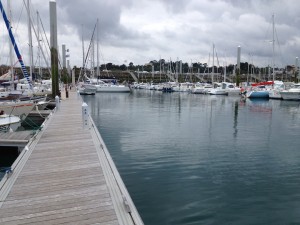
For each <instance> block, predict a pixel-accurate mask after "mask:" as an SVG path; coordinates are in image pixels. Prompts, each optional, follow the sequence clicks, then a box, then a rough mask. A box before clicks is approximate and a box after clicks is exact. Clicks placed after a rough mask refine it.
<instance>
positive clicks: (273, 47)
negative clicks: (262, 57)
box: [272, 14, 275, 82]
mask: <svg viewBox="0 0 300 225" xmlns="http://www.w3.org/2000/svg"><path fill="white" fill-rule="evenodd" d="M272 22H273V39H272V70H273V82H274V80H275V68H274V64H275V62H274V52H275V38H274V36H275V22H274V14H273V15H272Z"/></svg>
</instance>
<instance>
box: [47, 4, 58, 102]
mask: <svg viewBox="0 0 300 225" xmlns="http://www.w3.org/2000/svg"><path fill="white" fill-rule="evenodd" d="M49 8H50V50H51V68H52V70H51V71H52V96H53V97H54V96H57V95H59V96H60V92H59V86H58V51H57V15H56V1H55V0H50V2H49Z"/></svg>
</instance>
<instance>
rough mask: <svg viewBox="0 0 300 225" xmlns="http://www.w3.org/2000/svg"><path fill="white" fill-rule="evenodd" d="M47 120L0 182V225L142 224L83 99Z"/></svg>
mask: <svg viewBox="0 0 300 225" xmlns="http://www.w3.org/2000/svg"><path fill="white" fill-rule="evenodd" d="M76 95H77V94H76V93H75V92H70V95H69V97H70V98H68V99H66V100H63V101H62V102H61V103H60V106H59V109H58V110H57V111H56V112H55V113H53V114H52V115H50V117H49V119H48V120H47V121H45V123H44V127H43V129H42V131H41V132H39V133H38V134H36V136H34V138H32V140H31V142H30V144H28V145H27V146H26V147H25V150H24V151H23V152H22V153H21V155H20V156H19V158H18V159H17V160H16V162H15V163H14V165H13V166H12V169H13V172H12V173H8V174H6V175H5V177H4V178H3V179H2V181H1V182H0V224H5V225H10V224H105V225H109V224H111V225H114V224H143V222H142V220H141V218H140V216H139V214H138V212H137V210H136V208H135V206H134V204H133V202H132V200H131V198H130V196H129V194H128V192H127V190H126V188H125V185H124V184H123V182H122V179H121V177H120V175H119V173H118V171H117V170H116V167H115V165H114V163H113V162H112V159H111V157H110V155H109V153H108V151H107V149H106V146H105V144H104V142H103V140H102V138H101V136H100V134H99V133H98V131H97V129H95V126H94V123H93V121H92V120H91V121H90V126H89V127H90V128H89V129H84V128H83V123H82V109H81V103H82V102H81V98H80V97H78V96H76Z"/></svg>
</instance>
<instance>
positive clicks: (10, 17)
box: [7, 0, 15, 90]
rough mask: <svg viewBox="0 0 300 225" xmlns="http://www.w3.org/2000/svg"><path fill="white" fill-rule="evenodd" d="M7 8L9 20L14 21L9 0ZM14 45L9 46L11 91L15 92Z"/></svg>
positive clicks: (8, 0)
mask: <svg viewBox="0 0 300 225" xmlns="http://www.w3.org/2000/svg"><path fill="white" fill-rule="evenodd" d="M7 8H8V19H9V21H10V24H11V21H12V16H11V6H10V0H7ZM12 49H13V46H12V43H10V44H9V59H10V76H11V90H14V89H15V88H14V73H15V72H14V60H13V53H12Z"/></svg>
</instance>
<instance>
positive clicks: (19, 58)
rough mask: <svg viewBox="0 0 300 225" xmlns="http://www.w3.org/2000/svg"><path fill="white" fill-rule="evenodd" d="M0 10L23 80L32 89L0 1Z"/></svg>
mask: <svg viewBox="0 0 300 225" xmlns="http://www.w3.org/2000/svg"><path fill="white" fill-rule="evenodd" d="M0 10H1V12H2V16H3V19H4V22H5V25H6V28H7V30H8V33H9V37H10V40H11V43H12V45H13V46H14V49H15V53H16V55H17V57H18V60H19V62H20V64H21V69H22V72H23V74H24V76H25V78H26V80H27V82H28V84H29V85H30V88H31V89H32V83H31V80H30V77H29V74H28V72H27V70H26V67H25V65H24V62H23V59H22V56H21V54H20V51H19V49H18V46H17V43H16V41H15V37H14V35H13V33H12V31H11V26H10V22H9V21H8V19H7V16H6V13H5V11H4V8H3V5H2V2H1V0H0Z"/></svg>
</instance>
